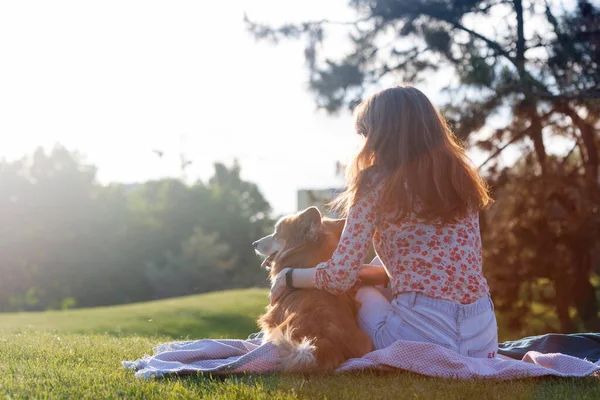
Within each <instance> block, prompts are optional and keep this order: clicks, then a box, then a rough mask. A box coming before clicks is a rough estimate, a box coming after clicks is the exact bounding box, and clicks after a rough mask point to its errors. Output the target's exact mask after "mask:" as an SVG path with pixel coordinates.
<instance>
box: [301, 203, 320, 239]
mask: <svg viewBox="0 0 600 400" xmlns="http://www.w3.org/2000/svg"><path fill="white" fill-rule="evenodd" d="M321 218H322V217H321V212H320V211H319V209H318V208H317V207H309V208H307V209H306V210H304V211H302V212H301V213H300V220H301V221H302V234H303V236H304V237H305V238H307V239H309V240H317V239H318V237H319V231H320V230H321Z"/></svg>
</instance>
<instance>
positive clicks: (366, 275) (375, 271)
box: [358, 264, 388, 286]
mask: <svg viewBox="0 0 600 400" xmlns="http://www.w3.org/2000/svg"><path fill="white" fill-rule="evenodd" d="M358 279H359V280H360V282H361V284H362V285H365V286H377V285H385V284H386V282H387V280H388V275H387V272H386V271H385V268H383V267H381V266H378V265H369V264H363V265H362V266H361V267H360V272H359V273H358Z"/></svg>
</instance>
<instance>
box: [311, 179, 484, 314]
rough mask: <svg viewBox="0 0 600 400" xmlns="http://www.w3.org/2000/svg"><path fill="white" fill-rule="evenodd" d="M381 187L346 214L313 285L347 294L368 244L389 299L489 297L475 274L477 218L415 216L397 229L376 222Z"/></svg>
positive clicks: (468, 300) (394, 225)
mask: <svg viewBox="0 0 600 400" xmlns="http://www.w3.org/2000/svg"><path fill="white" fill-rule="evenodd" d="M380 194H381V185H375V186H374V189H373V190H372V191H371V192H370V193H368V194H367V195H365V196H362V198H361V199H360V200H359V201H358V202H357V203H356V204H355V205H354V206H353V207H351V209H350V210H349V213H348V217H347V219H346V226H345V227H344V231H343V233H342V236H341V238H340V242H339V244H338V247H337V249H336V250H335V252H334V254H333V256H332V258H331V259H330V260H329V261H325V262H323V263H320V264H318V265H317V267H316V268H317V270H316V275H315V285H316V287H317V288H319V289H324V290H327V291H328V292H331V293H334V294H341V293H344V292H346V291H347V290H349V289H350V288H351V287H352V286H353V285H354V284H355V283H356V280H357V278H358V273H359V271H360V266H361V264H362V262H363V259H364V257H365V255H366V252H367V250H368V248H369V245H370V243H371V242H373V245H374V248H375V251H376V252H377V255H378V256H379V258H380V259H381V261H382V263H383V265H384V266H385V268H386V270H387V273H388V275H389V276H390V283H391V288H392V291H393V293H394V295H398V294H399V293H402V292H422V293H423V294H425V295H427V296H430V297H435V298H439V299H445V300H450V301H453V302H457V303H461V304H469V303H472V302H474V301H476V300H478V299H479V298H481V297H482V296H484V295H486V294H487V293H488V292H489V287H488V284H487V281H486V279H485V278H484V276H483V274H482V271H481V264H482V256H481V235H480V231H479V216H478V213H476V212H473V213H471V214H469V215H467V216H465V217H463V218H460V219H457V220H456V222H453V223H428V222H425V221H423V220H421V219H419V218H417V217H416V216H415V215H412V216H411V217H409V218H406V219H404V220H403V221H402V222H401V223H394V222H393V221H387V220H386V219H385V218H380V219H378V218H377V214H376V209H377V205H378V203H379V197H380Z"/></svg>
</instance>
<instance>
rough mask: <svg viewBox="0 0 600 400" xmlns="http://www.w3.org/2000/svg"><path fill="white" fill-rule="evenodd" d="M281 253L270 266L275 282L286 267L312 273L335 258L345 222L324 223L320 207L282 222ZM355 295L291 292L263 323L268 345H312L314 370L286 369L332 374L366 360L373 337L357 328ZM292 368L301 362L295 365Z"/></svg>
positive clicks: (308, 367) (269, 310) (307, 367)
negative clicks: (273, 342)
mask: <svg viewBox="0 0 600 400" xmlns="http://www.w3.org/2000/svg"><path fill="white" fill-rule="evenodd" d="M277 228H278V229H277V233H276V235H277V238H278V240H279V241H280V243H282V244H283V248H282V249H281V250H280V251H279V252H278V254H277V255H276V256H275V257H274V259H273V262H272V264H271V272H270V275H271V279H274V278H275V276H277V273H279V271H281V270H282V269H283V268H286V267H293V268H312V267H314V266H315V265H317V264H318V263H320V262H322V261H326V260H328V259H330V258H331V256H332V254H333V252H334V250H335V248H336V247H337V244H338V242H339V239H340V235H341V233H342V230H343V228H344V220H332V219H327V218H321V214H320V213H319V212H318V210H317V209H316V208H309V209H307V210H305V211H304V212H302V213H299V214H295V215H292V216H288V217H285V218H283V219H282V220H281V221H280V222H279V223H278V226H277ZM354 296H355V291H350V292H348V293H346V294H344V295H340V296H336V295H333V294H330V293H328V292H327V291H325V290H317V289H306V290H289V289H287V290H286V292H285V293H284V294H283V295H282V296H281V297H280V298H279V299H278V301H277V303H276V304H275V305H274V306H269V307H268V308H267V312H266V314H264V315H263V316H262V317H260V319H259V325H260V327H261V329H262V331H263V332H264V333H265V338H266V340H275V337H276V336H278V337H279V339H278V340H277V341H278V342H279V343H280V344H281V340H282V339H281V338H282V337H283V338H285V339H283V340H285V341H287V343H285V346H282V347H287V348H288V349H289V348H290V347H293V346H296V347H297V348H298V346H301V345H300V343H301V342H302V341H303V340H304V341H305V342H306V339H308V340H309V341H310V342H311V344H312V346H314V347H313V348H312V356H314V360H313V362H311V365H300V366H298V367H297V368H296V367H295V366H294V365H289V364H290V362H289V361H288V365H284V369H286V370H289V371H297V372H331V371H333V370H335V369H336V368H337V367H339V366H340V365H341V364H342V363H343V362H344V361H346V360H348V359H350V358H354V357H362V356H363V355H365V354H367V353H368V352H370V351H372V350H373V344H372V342H371V339H370V338H369V336H368V335H367V334H366V333H364V332H363V331H361V330H360V329H359V328H358V325H357V323H356V314H357V311H358V307H359V304H358V302H357V301H356V300H355V297H354ZM291 363H292V364H294V363H296V364H298V362H297V361H292V362H291Z"/></svg>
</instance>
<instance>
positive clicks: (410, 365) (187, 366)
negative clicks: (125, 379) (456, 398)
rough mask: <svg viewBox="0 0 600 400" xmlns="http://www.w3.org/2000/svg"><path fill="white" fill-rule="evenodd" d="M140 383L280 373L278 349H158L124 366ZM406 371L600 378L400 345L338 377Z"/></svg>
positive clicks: (550, 358)
mask: <svg viewBox="0 0 600 400" xmlns="http://www.w3.org/2000/svg"><path fill="white" fill-rule="evenodd" d="M123 366H124V367H125V368H127V369H130V370H133V371H136V373H135V376H136V377H138V378H145V379H147V378H159V377H162V376H165V375H170V374H176V375H180V374H194V373H204V374H211V375H228V374H242V373H248V374H268V373H273V372H278V353H277V348H276V347H275V346H274V345H273V344H272V343H269V342H267V343H263V341H262V339H261V338H260V337H252V336H251V337H250V338H249V339H247V340H231V339H229V340H226V339H224V340H213V339H204V340H193V341H181V342H169V343H163V344H160V345H158V346H157V347H156V348H154V355H153V356H146V357H144V358H141V359H139V360H136V361H123ZM360 370H380V371H393V370H405V371H411V372H415V373H418V374H422V375H426V376H432V377H439V378H454V379H473V378H492V379H498V380H509V379H522V378H529V377H539V376H548V375H552V376H559V377H584V376H589V375H592V374H600V361H599V362H596V363H593V362H590V361H587V360H583V359H580V358H576V357H573V356H570V355H566V354H561V353H549V354H544V353H540V352H538V351H528V352H527V353H525V354H524V356H523V357H522V359H520V360H515V359H512V358H509V357H506V356H503V355H497V356H496V357H495V358H492V359H477V358H469V357H466V356H462V355H460V354H457V353H455V352H453V351H451V350H448V349H446V348H444V347H442V346H438V345H435V344H429V343H419V342H409V341H397V342H395V343H394V344H392V345H391V346H389V347H387V348H385V349H381V350H376V351H373V352H371V353H369V354H367V355H365V356H364V357H362V358H355V359H351V360H348V361H347V362H346V363H344V364H343V365H342V366H340V368H339V369H338V370H337V371H336V372H337V373H343V372H350V371H360Z"/></svg>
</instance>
